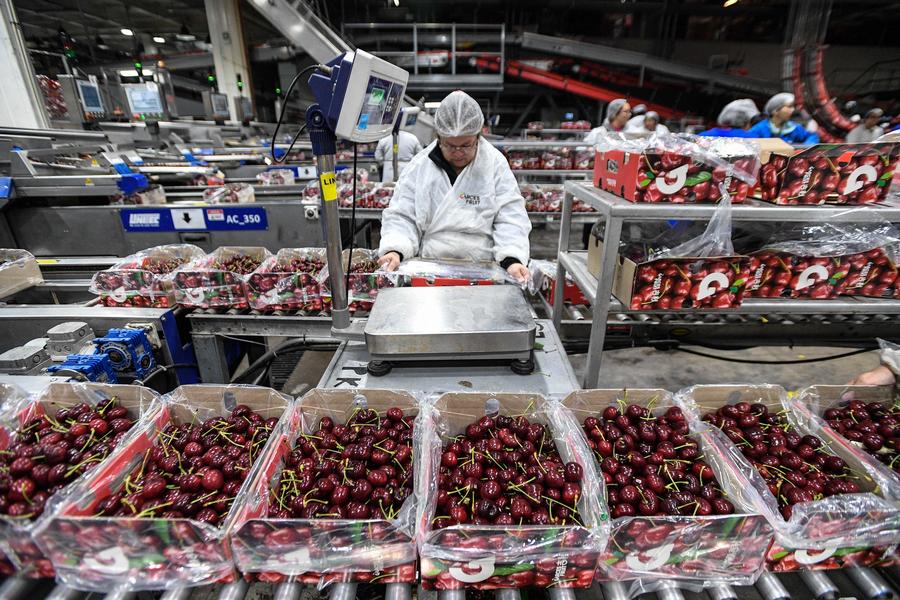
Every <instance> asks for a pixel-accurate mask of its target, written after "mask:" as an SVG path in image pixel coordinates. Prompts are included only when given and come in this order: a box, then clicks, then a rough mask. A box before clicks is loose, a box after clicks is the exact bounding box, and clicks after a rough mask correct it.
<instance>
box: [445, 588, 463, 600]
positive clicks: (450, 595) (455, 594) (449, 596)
mask: <svg viewBox="0 0 900 600" xmlns="http://www.w3.org/2000/svg"><path fill="white" fill-rule="evenodd" d="M438 600H466V590H462V589H460V590H441V591H440V592H438Z"/></svg>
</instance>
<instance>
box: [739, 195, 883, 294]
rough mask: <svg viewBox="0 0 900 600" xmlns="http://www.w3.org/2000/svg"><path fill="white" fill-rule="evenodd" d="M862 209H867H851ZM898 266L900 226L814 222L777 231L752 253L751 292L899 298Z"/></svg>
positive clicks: (877, 223)
mask: <svg viewBox="0 0 900 600" xmlns="http://www.w3.org/2000/svg"><path fill="white" fill-rule="evenodd" d="M861 210H867V209H864V208H863V209H855V210H853V211H848V214H854V213H859V211H861ZM842 214H843V213H842ZM866 214H867V215H868V213H866ZM898 267H900V231H898V230H897V228H896V227H894V225H893V224H891V223H889V222H887V221H883V220H881V221H874V222H865V221H863V222H856V223H839V222H834V221H828V222H822V223H813V224H807V225H803V226H802V227H793V228H786V229H784V230H782V231H780V232H778V234H777V237H776V239H774V240H773V241H772V242H770V243H768V244H766V246H765V247H764V248H763V249H762V250H760V251H758V252H755V253H754V255H753V258H752V259H751V271H752V273H753V278H752V280H751V281H750V284H749V285H748V287H747V291H748V293H749V294H750V295H751V296H756V297H768V298H777V297H791V298H800V297H810V298H819V299H823V298H834V297H837V296H872V297H876V298H898V297H900V278H898Z"/></svg>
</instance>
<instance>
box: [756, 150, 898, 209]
mask: <svg viewBox="0 0 900 600" xmlns="http://www.w3.org/2000/svg"><path fill="white" fill-rule="evenodd" d="M756 141H757V143H758V144H759V145H760V150H761V152H760V156H761V159H762V161H763V166H762V167H761V168H760V173H759V185H758V186H757V188H756V190H755V192H754V195H755V196H757V197H759V198H761V199H763V200H768V201H770V202H774V203H775V204H824V203H825V202H833V203H836V204H872V203H874V202H883V201H884V199H885V198H886V197H887V194H888V191H889V190H890V187H891V179H892V177H893V174H894V171H896V169H897V164H898V162H900V144H898V143H896V142H874V143H867V144H817V145H815V146H810V147H809V148H803V149H799V150H797V149H794V148H793V147H792V146H791V145H789V144H786V143H785V142H782V141H781V140H777V139H773V140H756Z"/></svg>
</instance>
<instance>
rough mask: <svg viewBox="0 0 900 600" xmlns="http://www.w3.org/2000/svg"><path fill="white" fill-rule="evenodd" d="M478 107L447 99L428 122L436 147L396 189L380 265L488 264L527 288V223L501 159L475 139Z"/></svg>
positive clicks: (462, 97)
mask: <svg viewBox="0 0 900 600" xmlns="http://www.w3.org/2000/svg"><path fill="white" fill-rule="evenodd" d="M483 124H484V116H483V115H482V112H481V107H480V106H478V103H477V102H476V101H475V100H474V99H473V98H472V97H471V96H469V95H468V94H466V93H465V92H462V91H455V92H451V93H450V94H449V95H447V97H446V98H444V100H443V101H442V102H441V104H440V106H439V107H438V109H437V111H436V112H435V114H434V127H435V130H436V132H437V135H438V139H437V140H435V141H434V142H432V143H431V144H429V145H428V146H427V147H426V148H425V149H424V150H423V151H422V152H420V153H419V154H417V155H416V156H415V157H414V158H413V159H412V161H410V163H409V165H408V166H407V167H406V170H405V171H403V174H402V175H401V176H400V179H399V181H397V186H396V189H395V190H394V196H393V197H392V198H391V202H390V205H389V206H388V208H386V209H385V210H384V213H383V214H382V218H381V245H380V247H379V249H378V255H379V256H380V258H379V259H378V263H379V264H380V265H381V266H382V267H384V268H385V269H387V270H389V271H393V270H394V269H396V268H397V266H398V265H399V264H400V261H402V260H403V259H406V258H412V257H414V256H420V257H422V258H436V259H441V258H456V259H467V260H479V261H482V260H493V261H495V262H497V263H499V264H500V266H501V267H503V268H504V269H506V271H507V272H508V273H509V274H510V276H512V277H513V278H514V279H516V280H518V281H527V280H528V278H529V273H528V269H527V267H526V265H527V264H528V258H529V251H530V249H529V244H528V234H529V232H530V231H531V221H530V220H529V219H528V213H526V212H525V200H524V199H523V198H522V194H521V193H519V184H518V182H517V181H516V178H515V176H514V175H513V173H512V171H511V170H510V168H509V163H508V162H507V160H506V157H504V156H503V154H501V153H500V151H499V150H497V149H496V148H495V147H494V146H493V144H491V143H489V142H487V141H485V140H484V139H483V138H482V137H481V135H480V134H481V127H482V125H483Z"/></svg>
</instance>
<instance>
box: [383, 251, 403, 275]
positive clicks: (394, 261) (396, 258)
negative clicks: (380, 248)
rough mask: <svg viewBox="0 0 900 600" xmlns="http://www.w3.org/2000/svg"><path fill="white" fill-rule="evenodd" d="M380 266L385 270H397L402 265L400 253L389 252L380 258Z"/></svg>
mask: <svg viewBox="0 0 900 600" xmlns="http://www.w3.org/2000/svg"><path fill="white" fill-rule="evenodd" d="M378 266H379V267H382V268H383V269H384V270H385V271H396V270H397V267H399V266H400V255H399V254H397V253H396V252H388V253H387V254H385V255H384V256H382V257H381V258H379V259H378Z"/></svg>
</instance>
